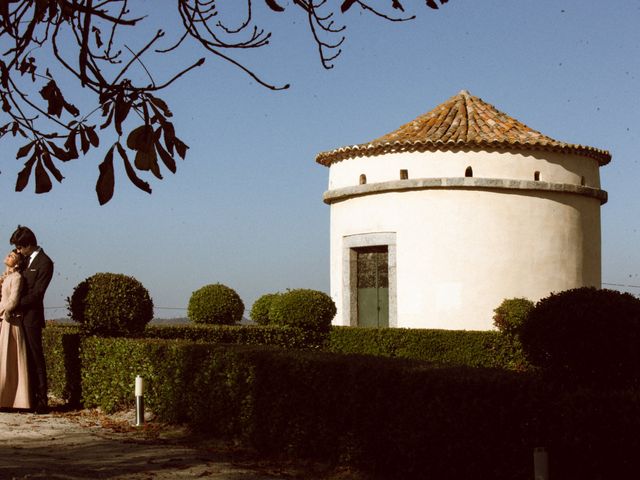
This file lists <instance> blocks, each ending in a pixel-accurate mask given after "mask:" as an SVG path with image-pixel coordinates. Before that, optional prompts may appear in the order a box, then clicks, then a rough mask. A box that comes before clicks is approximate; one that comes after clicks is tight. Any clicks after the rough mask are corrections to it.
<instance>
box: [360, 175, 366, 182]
mask: <svg viewBox="0 0 640 480" xmlns="http://www.w3.org/2000/svg"><path fill="white" fill-rule="evenodd" d="M365 183H367V176H366V175H365V174H364V173H363V174H361V175H360V185H364V184H365Z"/></svg>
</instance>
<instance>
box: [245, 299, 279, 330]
mask: <svg viewBox="0 0 640 480" xmlns="http://www.w3.org/2000/svg"><path fill="white" fill-rule="evenodd" d="M278 295H280V293H266V294H264V295H262V296H261V297H260V298H258V299H257V300H256V301H255V302H253V306H252V307H251V313H250V314H249V316H250V317H251V320H253V321H254V322H256V323H257V324H258V325H268V324H269V323H270V320H269V309H270V308H271V303H272V302H273V299H274V298H276V297H277V296H278Z"/></svg>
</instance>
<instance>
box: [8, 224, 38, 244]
mask: <svg viewBox="0 0 640 480" xmlns="http://www.w3.org/2000/svg"><path fill="white" fill-rule="evenodd" d="M9 243H10V244H12V245H16V246H19V247H28V246H30V245H33V246H36V245H38V240H36V235H35V234H34V233H33V232H32V231H31V229H30V228H29V227H23V226H22V225H18V228H16V231H15V232H13V234H12V235H11V240H9Z"/></svg>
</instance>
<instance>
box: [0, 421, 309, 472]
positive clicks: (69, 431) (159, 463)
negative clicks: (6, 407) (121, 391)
mask: <svg viewBox="0 0 640 480" xmlns="http://www.w3.org/2000/svg"><path fill="white" fill-rule="evenodd" d="M134 418H135V415H134V412H124V413H122V414H120V416H119V417H118V416H106V415H102V414H100V413H99V412H97V411H91V410H82V411H76V412H62V411H53V412H52V413H50V414H47V415H35V414H31V413H19V412H0V479H3V480H4V479H7V480H11V479H16V480H17V479H31V478H37V479H43V478H44V479H65V480H75V479H98V478H108V479H119V478H123V479H182V478H184V479H186V478H209V479H216V480H223V479H225V480H274V479H292V478H304V476H302V477H301V476H299V475H298V474H295V473H291V472H285V471H284V470H282V469H277V468H274V467H273V466H262V465H260V464H258V463H256V462H253V464H252V463H251V462H246V461H245V462H242V461H240V462H236V461H234V460H229V458H230V457H229V456H228V455H226V458H224V457H225V455H220V451H219V450H218V451H217V452H216V451H215V449H211V448H206V447H204V446H203V447H200V448H193V447H191V446H189V445H187V444H185V443H184V442H180V441H177V440H176V438H177V435H178V434H179V433H180V432H178V431H176V427H163V426H158V425H155V426H154V425H153V424H147V425H146V426H145V427H144V428H137V427H135V426H133V421H134ZM172 436H173V437H174V438H173V439H172ZM298 473H299V472H298Z"/></svg>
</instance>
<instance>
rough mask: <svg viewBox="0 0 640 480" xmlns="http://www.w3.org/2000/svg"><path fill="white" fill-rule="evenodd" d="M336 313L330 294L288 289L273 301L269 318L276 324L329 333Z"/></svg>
mask: <svg viewBox="0 0 640 480" xmlns="http://www.w3.org/2000/svg"><path fill="white" fill-rule="evenodd" d="M335 315H336V305H335V303H333V300H332V299H331V297H330V296H329V295H327V294H326V293H324V292H320V291H318V290H308V289H304V288H299V289H295V290H287V291H286V292H285V293H282V294H280V295H278V296H277V297H275V298H273V299H272V301H271V307H270V308H269V320H270V322H271V323H272V324H274V325H281V326H288V327H295V328H301V329H303V330H310V331H314V332H320V333H327V332H329V330H330V329H331V320H333V317H334V316H335Z"/></svg>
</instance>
